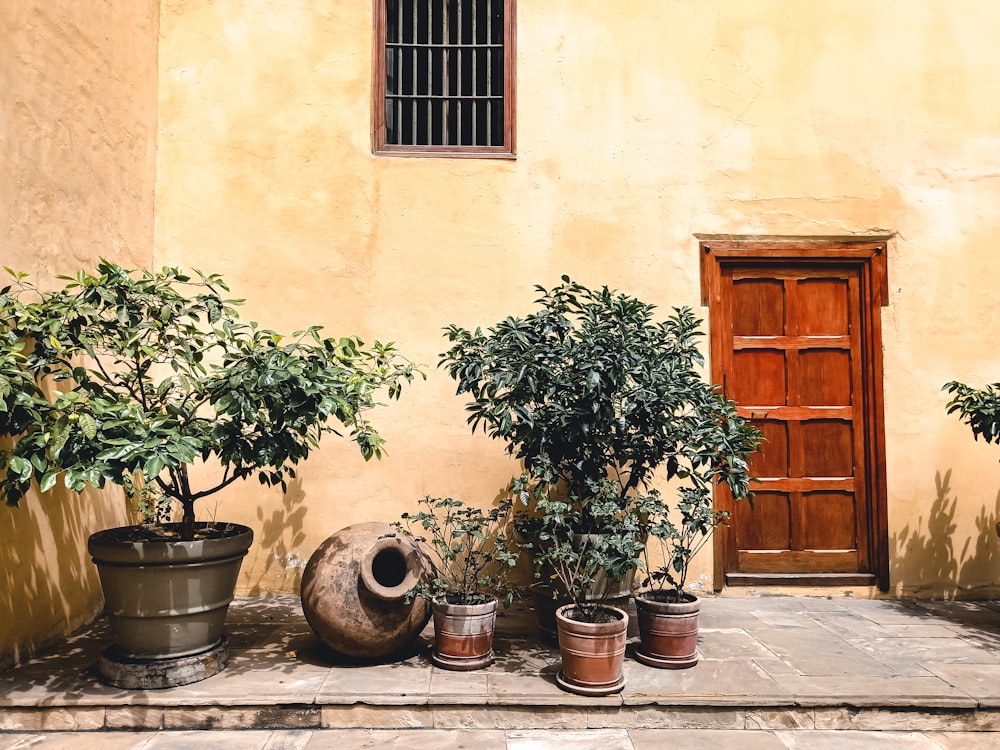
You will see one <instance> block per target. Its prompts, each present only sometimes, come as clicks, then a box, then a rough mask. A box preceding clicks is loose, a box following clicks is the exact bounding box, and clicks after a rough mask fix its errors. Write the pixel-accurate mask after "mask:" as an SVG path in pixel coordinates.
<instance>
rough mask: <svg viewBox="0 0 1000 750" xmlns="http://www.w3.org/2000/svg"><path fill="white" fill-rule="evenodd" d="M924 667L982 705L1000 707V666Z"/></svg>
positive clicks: (939, 665)
mask: <svg viewBox="0 0 1000 750" xmlns="http://www.w3.org/2000/svg"><path fill="white" fill-rule="evenodd" d="M923 667H924V668H925V669H927V670H928V671H929V672H931V673H932V674H935V675H937V676H938V677H940V678H941V679H942V680H944V681H945V682H947V683H948V684H949V685H952V686H953V687H954V688H955V689H957V690H960V691H961V692H963V693H965V694H966V695H969V696H971V697H973V698H975V699H976V700H978V701H979V702H980V703H981V704H983V705H986V706H990V707H998V706H1000V666H998V665H996V664H942V663H939V662H924V664H923Z"/></svg>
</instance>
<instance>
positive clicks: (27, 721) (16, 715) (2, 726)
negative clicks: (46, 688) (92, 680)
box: [0, 707, 104, 732]
mask: <svg viewBox="0 0 1000 750" xmlns="http://www.w3.org/2000/svg"><path fill="white" fill-rule="evenodd" d="M103 727H104V709H103V708H99V707H93V708H90V707H85V708H8V709H4V710H2V711H0V731H4V732H37V731H42V732H45V731H50V732H62V731H89V730H94V729H102V728H103Z"/></svg>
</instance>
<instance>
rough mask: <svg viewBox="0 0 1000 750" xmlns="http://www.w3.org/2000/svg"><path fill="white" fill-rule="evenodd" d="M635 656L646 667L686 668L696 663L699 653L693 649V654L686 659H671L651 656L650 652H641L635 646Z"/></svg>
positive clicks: (699, 656)
mask: <svg viewBox="0 0 1000 750" xmlns="http://www.w3.org/2000/svg"><path fill="white" fill-rule="evenodd" d="M635 658H636V659H637V660H638V661H640V662H642V663H643V664H645V665H646V666H647V667H656V668H657V669H688V668H689V667H693V666H694V665H695V664H697V663H698V660H699V659H700V658H701V653H700V652H698V651H695V652H694V656H690V657H688V658H686V659H682V658H672V659H671V658H663V657H659V656H651V655H650V654H646V653H643V651H642V649H638V648H637V649H636V650H635Z"/></svg>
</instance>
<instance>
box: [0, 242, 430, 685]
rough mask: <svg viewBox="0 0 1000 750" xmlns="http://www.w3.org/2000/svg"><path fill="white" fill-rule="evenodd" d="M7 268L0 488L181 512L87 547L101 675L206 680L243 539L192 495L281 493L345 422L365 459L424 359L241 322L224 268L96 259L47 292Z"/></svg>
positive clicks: (9, 494) (1, 308)
mask: <svg viewBox="0 0 1000 750" xmlns="http://www.w3.org/2000/svg"><path fill="white" fill-rule="evenodd" d="M11 273H12V281H11V283H10V285H8V286H6V287H4V288H3V289H2V290H0V321H2V323H0V324H2V326H3V329H2V352H0V368H2V369H0V435H3V436H5V437H6V438H8V440H6V441H4V442H3V444H2V449H0V469H3V476H2V477H0V493H2V495H3V497H4V498H5V500H6V502H7V504H8V505H17V504H18V503H19V502H20V501H21V499H22V498H23V497H24V496H25V495H26V494H27V493H28V491H29V489H30V488H31V487H33V486H34V487H37V488H38V490H40V491H41V492H43V493H44V492H46V491H48V490H50V489H52V488H53V487H54V486H55V485H56V484H57V483H62V484H64V485H65V487H67V488H68V489H69V490H71V491H74V492H80V491H82V490H83V489H84V488H85V487H86V486H88V485H90V486H93V487H98V488H101V487H104V486H106V485H108V484H112V485H121V486H122V487H124V488H125V490H126V492H128V493H132V494H136V495H139V496H141V498H142V499H143V500H144V501H146V502H147V503H151V504H152V506H153V507H156V505H157V504H160V506H161V507H162V504H163V503H164V502H166V503H170V504H173V505H175V506H179V509H180V511H181V518H180V521H179V522H177V523H164V522H155V521H157V519H154V522H153V523H147V524H139V525H135V526H126V527H121V528H117V529H109V530H105V531H101V532H98V533H96V534H94V535H93V536H92V537H91V539H90V541H89V550H90V552H91V555H92V556H93V558H94V561H95V563H96V564H97V566H98V570H99V573H100V577H101V583H102V587H103V588H104V593H105V606H106V611H107V613H108V614H109V616H110V620H111V626H112V634H113V638H114V641H115V643H114V646H113V647H112V648H110V649H109V650H108V651H107V652H105V655H104V657H103V658H102V660H101V664H100V669H101V672H102V674H103V675H104V677H105V678H106V679H107V680H108V681H110V682H112V683H114V684H118V685H120V686H124V687H164V686H171V685H177V684H184V683H186V682H193V681H195V680H197V679H202V678H204V677H206V676H208V675H210V674H214V673H215V672H216V671H218V670H219V669H221V668H222V667H223V666H224V665H225V661H226V658H227V655H228V651H227V649H226V641H225V638H224V636H223V623H224V619H225V614H226V610H227V608H228V605H229V602H230V601H231V600H232V597H233V590H234V587H235V583H236V579H237V574H238V571H239V567H240V562H241V560H242V558H243V556H244V555H245V554H246V551H247V549H248V548H249V546H250V544H251V541H252V538H253V534H252V531H251V530H250V529H249V528H248V527H245V526H241V525H237V524H231V523H223V522H204V521H202V522H199V521H197V520H196V512H195V504H196V503H197V502H198V501H200V500H202V499H203V498H205V497H207V496H209V495H212V494H213V493H216V492H218V491H220V490H222V489H223V488H225V487H228V486H229V485H231V484H233V483H235V482H238V481H240V480H243V479H246V478H249V477H254V476H256V478H257V479H258V481H259V482H260V483H261V484H264V485H269V486H270V485H278V486H280V487H281V488H282V489H284V488H285V487H286V480H287V479H288V478H291V477H294V476H295V464H297V463H298V462H299V461H301V460H303V459H305V458H306V457H307V456H308V455H309V453H310V451H311V450H312V449H313V448H315V447H316V446H317V444H318V442H319V440H320V438H321V436H322V435H323V434H324V433H327V432H337V430H338V429H342V430H345V431H347V432H348V434H349V436H350V438H351V439H352V440H353V441H355V442H356V443H357V445H358V446H359V448H360V450H361V452H362V454H363V455H364V457H365V458H366V459H369V458H372V457H381V455H382V450H383V441H382V438H381V437H380V436H379V434H378V432H377V431H376V430H375V429H374V428H373V426H372V425H371V424H370V423H369V422H368V420H367V418H366V416H365V414H366V412H367V411H368V410H369V409H371V408H372V407H373V406H375V405H376V401H375V399H376V398H377V396H376V394H377V393H378V392H379V391H380V390H382V389H385V391H386V392H387V394H388V396H389V397H390V398H395V397H398V396H399V393H400V388H401V387H402V385H403V384H404V383H405V382H407V381H409V380H411V379H412V378H413V377H414V375H415V373H419V372H420V371H419V368H416V367H415V366H414V365H413V364H412V363H410V362H408V361H406V360H404V359H402V358H401V357H400V356H399V354H398V353H397V352H396V350H395V348H394V347H393V346H392V345H383V344H379V343H377V342H376V343H374V344H372V345H371V346H369V347H366V346H365V345H364V344H363V342H361V341H360V340H358V339H357V338H339V339H335V338H325V337H323V336H321V329H320V328H319V327H318V326H316V327H311V328H309V329H307V330H305V331H301V332H298V333H296V334H294V335H293V336H292V337H291V338H288V339H286V338H283V337H282V336H281V335H279V334H278V333H276V332H274V331H271V330H268V329H264V328H261V327H259V326H258V325H257V324H256V323H245V322H242V321H241V320H240V318H239V314H238V311H237V307H238V306H239V304H240V303H241V300H233V299H226V298H224V297H223V296H222V294H223V293H224V292H228V287H227V286H226V284H225V282H224V281H223V280H222V279H221V278H220V277H219V276H217V275H205V274H202V273H200V272H194V274H193V275H191V276H189V275H186V274H184V273H182V272H180V271H178V270H176V269H170V268H167V269H164V270H163V271H161V272H158V273H154V272H149V271H132V270H128V269H125V268H122V267H120V266H118V265H115V264H113V263H110V262H107V261H102V262H101V263H100V264H99V265H98V267H97V269H96V271H95V272H94V273H88V272H83V271H81V272H79V273H78V274H77V275H76V276H73V277H59V278H60V279H61V280H62V281H63V282H64V286H63V288H62V289H57V290H55V291H45V290H42V289H40V288H38V287H37V286H35V285H34V284H32V283H31V282H29V281H28V280H27V279H26V277H25V275H24V274H17V273H13V272H11ZM201 464H204V465H205V466H204V467H202V466H200V465H201ZM199 482H200V483H199Z"/></svg>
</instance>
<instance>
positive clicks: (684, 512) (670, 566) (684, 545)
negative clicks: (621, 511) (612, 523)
mask: <svg viewBox="0 0 1000 750" xmlns="http://www.w3.org/2000/svg"><path fill="white" fill-rule="evenodd" d="M636 505H637V510H638V513H639V515H640V517H641V518H642V519H643V521H642V526H643V528H644V529H645V530H646V531H647V536H648V538H649V542H648V544H647V547H646V549H645V550H644V553H643V554H644V565H643V568H644V569H645V571H646V578H645V580H644V581H643V583H644V584H645V585H646V586H648V587H649V589H650V590H652V591H660V592H665V595H666V597H667V598H668V599H669V600H671V601H675V602H680V601H683V600H684V598H685V594H684V585H685V583H686V582H687V576H688V570H689V568H690V565H691V561H692V559H693V558H694V556H695V555H697V554H698V552H699V551H700V550H701V548H702V547H704V546H705V545H706V544H707V543H708V540H709V539H710V538H711V536H712V532H713V531H715V529H716V527H717V526H721V525H724V524H726V523H727V522H728V520H729V513H728V512H727V511H720V510H716V509H715V508H714V507H713V504H712V497H711V493H710V491H709V490H708V489H706V488H695V487H681V488H680V489H679V490H678V501H677V514H676V515H677V516H679V518H675V517H672V515H671V512H670V507H669V506H668V505H667V503H666V502H665V501H664V500H663V496H662V495H661V494H660V492H659V491H657V490H652V491H651V492H650V493H649V494H648V495H644V496H642V497H640V498H638V499H637V501H636ZM654 545H655V546H654ZM650 546H654V549H656V550H657V551H658V552H659V555H660V561H659V562H660V564H658V565H652V564H651V562H650V550H649V547H650Z"/></svg>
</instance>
